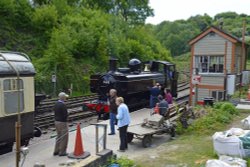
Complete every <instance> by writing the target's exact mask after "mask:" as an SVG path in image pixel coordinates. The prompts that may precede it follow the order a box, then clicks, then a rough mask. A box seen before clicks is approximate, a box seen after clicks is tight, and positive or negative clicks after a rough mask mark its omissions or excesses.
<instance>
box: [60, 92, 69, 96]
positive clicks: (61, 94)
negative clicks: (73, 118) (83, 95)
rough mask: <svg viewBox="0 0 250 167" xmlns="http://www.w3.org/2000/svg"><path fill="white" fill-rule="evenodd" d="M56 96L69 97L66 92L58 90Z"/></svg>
mask: <svg viewBox="0 0 250 167" xmlns="http://www.w3.org/2000/svg"><path fill="white" fill-rule="evenodd" d="M58 97H69V95H67V94H66V93H64V92H60V93H59V94H58Z"/></svg>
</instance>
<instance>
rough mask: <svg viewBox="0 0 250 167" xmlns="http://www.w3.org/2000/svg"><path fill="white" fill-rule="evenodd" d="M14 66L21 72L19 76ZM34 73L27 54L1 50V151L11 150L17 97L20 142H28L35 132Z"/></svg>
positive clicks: (13, 140)
mask: <svg viewBox="0 0 250 167" xmlns="http://www.w3.org/2000/svg"><path fill="white" fill-rule="evenodd" d="M11 66H12V67H11ZM13 68H15V69H16V71H18V72H19V75H20V79H19V80H18V79H17V74H16V72H15V70H14V69H13ZM34 75H35V69H34V66H33V65H32V63H31V61H30V59H29V57H28V56H27V55H25V54H23V53H17V52H6V51H0V154H3V153H6V152H9V151H12V147H13V143H14V142H15V122H16V121H17V115H18V101H19V102H20V105H19V108H20V113H21V145H27V144H28V142H29V140H30V138H32V137H33V136H34V126H33V120H34V118H33V117H34V108H35V106H34V105H35V104H34V97H35V93H34ZM18 82H19V98H18ZM18 99H19V100H18Z"/></svg>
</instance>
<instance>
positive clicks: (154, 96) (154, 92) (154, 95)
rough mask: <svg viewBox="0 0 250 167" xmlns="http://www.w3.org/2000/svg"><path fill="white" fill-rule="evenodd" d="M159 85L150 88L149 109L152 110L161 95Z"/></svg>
mask: <svg viewBox="0 0 250 167" xmlns="http://www.w3.org/2000/svg"><path fill="white" fill-rule="evenodd" d="M159 86H160V84H159V83H156V84H155V86H154V87H152V88H150V90H149V91H150V108H154V107H155V105H156V103H157V101H158V96H159V95H160V93H161V90H160V89H159Z"/></svg>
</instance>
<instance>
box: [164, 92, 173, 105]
mask: <svg viewBox="0 0 250 167" xmlns="http://www.w3.org/2000/svg"><path fill="white" fill-rule="evenodd" d="M165 100H166V101H167V102H168V104H173V97H172V94H171V92H170V89H165Z"/></svg>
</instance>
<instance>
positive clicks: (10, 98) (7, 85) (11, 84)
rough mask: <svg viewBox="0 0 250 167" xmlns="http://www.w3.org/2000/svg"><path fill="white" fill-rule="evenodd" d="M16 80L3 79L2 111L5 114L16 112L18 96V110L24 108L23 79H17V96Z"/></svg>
mask: <svg viewBox="0 0 250 167" xmlns="http://www.w3.org/2000/svg"><path fill="white" fill-rule="evenodd" d="M17 83H18V80H17V79H5V80H3V93H4V112H5V114H15V113H17V112H18V99H19V97H20V111H21V112H22V111H23V110H24V93H23V80H21V79H20V80H19V87H20V91H19V93H20V96H19V97H18V87H17V86H18V85H17Z"/></svg>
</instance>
